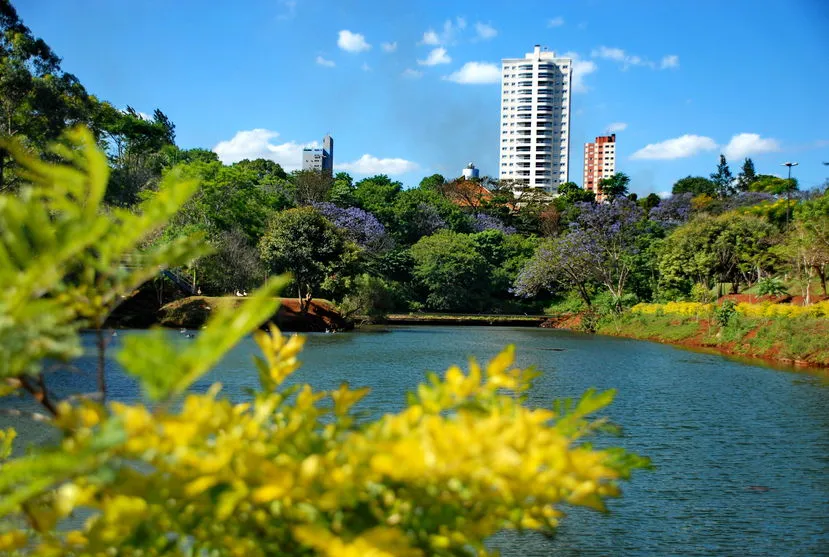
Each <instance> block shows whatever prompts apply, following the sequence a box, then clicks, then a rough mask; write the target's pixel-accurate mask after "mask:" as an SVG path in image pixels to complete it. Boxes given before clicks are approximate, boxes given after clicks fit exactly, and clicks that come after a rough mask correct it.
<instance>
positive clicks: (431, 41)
mask: <svg viewBox="0 0 829 557" xmlns="http://www.w3.org/2000/svg"><path fill="white" fill-rule="evenodd" d="M420 44H428V45H433V46H434V45H439V44H440V37H438V34H437V33H435V32H434V31H432V30H431V29H429V30H428V31H426V32H425V33H423V38H422V39H420Z"/></svg>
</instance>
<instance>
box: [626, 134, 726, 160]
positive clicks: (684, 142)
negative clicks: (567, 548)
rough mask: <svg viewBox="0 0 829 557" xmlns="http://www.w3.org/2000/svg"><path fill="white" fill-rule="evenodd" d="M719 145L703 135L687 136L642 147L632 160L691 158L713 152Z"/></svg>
mask: <svg viewBox="0 0 829 557" xmlns="http://www.w3.org/2000/svg"><path fill="white" fill-rule="evenodd" d="M716 148H717V143H716V142H715V141H714V140H713V139H711V138H710V137H705V136H703V135H690V134H685V135H683V136H681V137H675V138H673V139H666V140H665V141H662V142H660V143H651V144H649V145H646V146H645V147H642V148H641V149H639V150H638V151H636V152H635V153H633V155H631V157H630V158H632V159H641V160H670V159H682V158H685V157H691V156H693V155H696V154H697V153H699V152H701V151H713V150H714V149H716Z"/></svg>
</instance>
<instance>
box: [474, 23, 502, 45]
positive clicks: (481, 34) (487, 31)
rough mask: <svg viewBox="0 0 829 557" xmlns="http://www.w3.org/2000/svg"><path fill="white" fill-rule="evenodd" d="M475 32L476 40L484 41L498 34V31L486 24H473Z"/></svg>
mask: <svg viewBox="0 0 829 557" xmlns="http://www.w3.org/2000/svg"><path fill="white" fill-rule="evenodd" d="M475 32H476V33H478V38H479V39H481V40H484V41H487V40H489V39H492V38H494V37H495V36H496V35H497V34H498V30H497V29H495V27H493V26H492V25H489V24H488V23H481V22H480V21H479V22H478V23H476V24H475Z"/></svg>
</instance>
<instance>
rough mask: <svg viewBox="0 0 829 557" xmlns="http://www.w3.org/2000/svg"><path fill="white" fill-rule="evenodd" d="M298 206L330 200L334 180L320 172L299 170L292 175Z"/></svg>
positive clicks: (295, 200) (325, 173) (295, 199)
mask: <svg viewBox="0 0 829 557" xmlns="http://www.w3.org/2000/svg"><path fill="white" fill-rule="evenodd" d="M291 181H292V182H293V186H294V202H295V203H296V204H297V205H311V204H313V203H320V202H322V201H325V200H326V199H327V198H328V194H329V192H330V191H331V186H333V184H334V180H333V179H332V178H331V176H330V175H329V174H328V173H327V172H322V171H320V170H297V171H296V172H294V173H293V174H292V175H291Z"/></svg>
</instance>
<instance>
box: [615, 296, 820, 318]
mask: <svg viewBox="0 0 829 557" xmlns="http://www.w3.org/2000/svg"><path fill="white" fill-rule="evenodd" d="M715 307H716V304H702V303H698V302H668V303H666V304H647V303H640V304H636V305H635V306H633V307H632V308H631V312H633V313H635V314H639V315H677V316H683V317H706V316H710V315H712V312H713V311H714V308H715ZM736 311H737V313H739V314H740V315H745V316H746V317H755V318H765V317H783V318H795V317H801V316H808V317H827V316H829V300H824V301H822V302H818V303H815V304H811V305H808V306H797V305H793V304H773V303H769V302H763V303H759V304H749V303H746V302H742V303H739V304H737V305H736Z"/></svg>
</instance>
